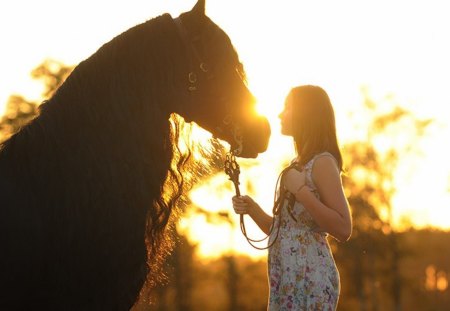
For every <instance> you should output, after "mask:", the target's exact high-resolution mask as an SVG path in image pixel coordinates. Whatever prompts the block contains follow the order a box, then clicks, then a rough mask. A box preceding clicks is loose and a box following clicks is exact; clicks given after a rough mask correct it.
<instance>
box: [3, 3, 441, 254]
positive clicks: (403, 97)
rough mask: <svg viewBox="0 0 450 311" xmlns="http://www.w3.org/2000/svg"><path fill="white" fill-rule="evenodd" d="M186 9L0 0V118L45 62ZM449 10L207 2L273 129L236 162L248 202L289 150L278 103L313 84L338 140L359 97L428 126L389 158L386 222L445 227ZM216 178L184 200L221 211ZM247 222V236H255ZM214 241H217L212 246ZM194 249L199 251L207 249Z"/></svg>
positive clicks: (30, 93) (223, 201)
mask: <svg viewBox="0 0 450 311" xmlns="http://www.w3.org/2000/svg"><path fill="white" fill-rule="evenodd" d="M195 2H196V1H195V0H186V1H182V0H154V1H140V0H127V1H103V0H102V1H101V0H79V1H64V0H59V1H56V0H40V1H32V0H27V1H26V0H15V1H3V2H2V3H1V4H0V42H1V49H0V53H1V54H0V56H1V57H0V111H2V109H3V107H2V103H6V101H7V98H8V96H9V95H10V94H12V93H19V94H24V95H26V96H27V97H28V98H29V99H36V98H39V97H40V92H41V88H40V87H41V86H40V84H39V83H37V82H33V81H32V80H31V79H30V76H29V73H30V71H31V70H32V69H33V68H35V67H36V66H37V65H39V64H40V63H41V62H42V61H43V60H44V59H46V58H52V59H56V60H59V61H62V62H64V63H66V64H71V65H76V64H77V63H79V62H80V61H82V60H83V59H85V58H87V57H89V56H90V55H91V54H93V53H94V52H95V51H96V50H97V49H98V48H99V47H100V46H101V45H102V44H103V43H105V42H107V41H109V40H110V39H112V38H113V37H114V36H116V35H117V34H119V33H121V32H123V31H125V30H126V29H128V28H130V27H132V26H134V25H136V24H138V23H141V22H144V21H146V20H148V19H151V18H154V17H156V16H158V15H160V14H163V13H166V12H167V13H170V14H171V15H172V16H173V17H176V16H178V15H179V14H180V13H181V12H183V11H187V10H189V9H190V8H191V7H192V6H193V5H194V4H195ZM449 10H450V9H448V5H447V4H446V1H444V0H442V1H437V0H426V1H425V0H420V1H414V0H410V1H401V0H399V1H392V0H390V1H389V0H388V1H386V0H377V1H369V0H342V1H336V0H315V1H304V0H289V1H287V0H279V1H266V0H227V1H219V0H210V1H207V4H206V14H207V15H208V16H209V17H210V18H211V19H212V20H213V21H214V22H216V23H217V24H218V25H219V26H220V27H221V28H222V29H223V30H225V31H226V32H227V33H228V35H229V36H230V38H231V40H232V42H233V44H234V45H235V47H236V49H237V51H238V53H239V55H240V58H241V61H242V62H243V63H244V66H245V69H246V71H247V75H248V80H249V87H250V89H251V91H252V92H253V93H254V95H255V96H256V97H257V99H258V101H259V106H258V107H259V110H260V112H261V113H263V114H265V115H266V116H267V117H268V118H269V120H270V122H271V125H272V131H273V135H272V139H271V142H270V144H269V150H268V151H267V152H266V153H265V154H263V155H261V156H260V157H259V158H258V159H257V160H254V161H253V162H252V161H250V162H245V161H244V163H249V164H248V165H247V166H248V167H249V168H248V169H245V168H244V169H243V173H242V174H241V178H242V180H243V182H246V180H249V181H252V182H253V183H255V185H254V187H255V188H256V190H255V198H256V199H257V200H258V201H260V202H261V204H262V205H264V204H265V206H266V209H267V210H268V211H269V210H270V205H271V202H272V199H273V195H272V194H273V191H272V189H273V187H274V185H275V179H276V176H277V173H278V170H279V168H280V167H278V166H277V167H274V165H273V163H280V161H281V160H282V159H286V158H289V157H292V155H293V149H292V144H291V141H290V139H288V138H286V137H282V136H280V135H279V134H278V133H279V123H278V120H277V116H278V114H279V112H280V111H281V109H282V107H283V101H284V97H285V95H286V94H287V92H288V90H289V89H290V88H291V87H293V86H295V85H301V84H317V85H320V86H322V87H323V88H324V89H325V90H326V91H327V92H328V93H329V95H330V98H331V100H332V102H333V105H334V107H335V111H336V116H337V130H338V135H339V138H340V140H341V142H342V143H344V142H346V141H352V140H358V139H364V135H360V133H361V131H360V129H361V126H364V120H363V119H358V117H355V115H356V116H358V113H359V111H360V110H361V106H362V102H363V98H364V97H363V94H362V90H365V92H366V93H367V94H369V95H370V97H371V98H372V99H373V100H375V101H376V102H379V103H380V108H383V109H386V110H387V111H388V110H389V109H390V108H392V107H393V106H394V105H396V104H397V105H400V106H402V107H404V108H405V109H408V110H410V111H411V112H412V113H413V114H414V115H415V116H416V117H417V118H421V119H426V118H431V119H433V123H432V125H431V126H430V127H429V129H428V131H427V132H426V134H425V135H424V137H422V138H421V140H420V141H417V146H416V148H417V150H419V151H420V153H417V154H416V155H414V156H409V157H408V158H405V159H401V161H400V164H399V168H398V170H397V171H396V174H395V176H396V186H397V192H396V194H395V197H394V200H393V206H394V215H395V217H396V218H397V219H401V218H402V217H404V216H407V217H409V218H410V219H411V221H412V223H413V224H414V225H415V226H417V227H425V226H435V227H438V228H445V229H450V192H449V191H450V161H448V159H449V158H450V150H449V148H448V147H446V145H448V143H449V141H450V140H449V138H450V113H448V109H447V107H448V106H450V93H449V92H448V88H449V87H448V85H449V82H450V57H449V56H448V55H450V40H449V38H450V19H449V18H448V15H449V13H450V11H449ZM350 113H353V118H351V117H349V114H350ZM355 113H356V114H355ZM358 126H359V128H358ZM226 183H227V180H226V177H225V176H223V175H221V176H216V177H214V178H213V179H212V180H211V181H209V183H208V184H207V185H201V187H199V189H196V190H195V191H194V192H193V193H192V196H193V200H194V201H196V203H197V204H203V205H207V206H210V208H211V209H212V210H215V209H216V210H218V211H219V210H221V209H228V210H230V208H231V206H230V195H231V188H229V190H226V189H225V190H224V191H222V192H220V191H215V193H214V194H211V191H209V190H211V189H221V185H223V184H226ZM258 189H261V190H259V191H258ZM227 191H228V192H227ZM205 198H206V199H205ZM202 200H207V202H201V201H202ZM191 221H196V222H199V224H198V225H196V226H191V225H186V224H185V227H186V228H187V227H191V228H198V230H206V229H205V227H204V226H205V220H204V219H203V220H202V219H199V218H196V219H195V220H194V219H191ZM248 222H249V221H248ZM223 226H225V227H226V226H229V225H227V224H224V225H223ZM249 227H250V229H249V231H250V233H253V234H255V235H258V234H260V232H258V230H257V229H255V228H253V227H252V225H251V224H249ZM202 228H203V229H202ZM207 230H212V231H211V232H213V231H214V230H218V231H219V232H220V230H221V229H220V228H219V226H212V227H208V229H207ZM230 232H231V233H230V234H229V235H223V234H222V235H221V234H220V233H218V234H217V235H216V240H219V242H217V243H221V244H222V245H224V244H226V243H228V244H230V245H233V244H239V245H241V246H240V250H241V251H243V252H247V251H248V245H246V244H245V243H244V242H245V241H243V239H242V236H240V234H239V232H238V231H237V230H235V231H230ZM200 235H201V234H200ZM219 236H221V237H222V238H224V239H227V241H221V242H220V239H219V238H218V237H219ZM204 245H205V246H204V252H208V250H214V247H215V246H214V245H217V244H214V245H213V244H208V243H204ZM230 247H231V246H230Z"/></svg>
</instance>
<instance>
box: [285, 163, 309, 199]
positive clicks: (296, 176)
mask: <svg viewBox="0 0 450 311" xmlns="http://www.w3.org/2000/svg"><path fill="white" fill-rule="evenodd" d="M283 181H284V186H285V188H286V189H287V190H288V191H289V192H291V193H292V194H296V193H297V191H298V190H299V189H300V188H301V187H303V186H304V185H305V183H306V176H305V171H302V172H299V171H298V170H296V169H294V168H291V169H290V170H288V171H287V172H286V173H284V176H283Z"/></svg>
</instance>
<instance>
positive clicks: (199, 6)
mask: <svg viewBox="0 0 450 311" xmlns="http://www.w3.org/2000/svg"><path fill="white" fill-rule="evenodd" d="M191 12H193V13H194V14H196V15H205V0H198V1H197V3H196V4H195V6H194V7H193V8H192V10H191Z"/></svg>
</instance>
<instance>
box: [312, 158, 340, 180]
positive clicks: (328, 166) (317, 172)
mask: <svg viewBox="0 0 450 311" xmlns="http://www.w3.org/2000/svg"><path fill="white" fill-rule="evenodd" d="M312 174H313V177H315V176H317V177H319V176H330V175H338V176H339V175H340V172H339V168H338V164H337V160H336V159H335V158H334V157H333V156H332V155H331V154H329V153H328V152H327V153H323V154H320V155H319V156H317V158H316V159H315V161H314V165H313V168H312Z"/></svg>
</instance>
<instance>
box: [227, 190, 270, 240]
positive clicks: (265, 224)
mask: <svg viewBox="0 0 450 311" xmlns="http://www.w3.org/2000/svg"><path fill="white" fill-rule="evenodd" d="M232 201H233V208H234V211H235V212H236V214H248V215H249V216H250V217H251V218H252V219H253V221H254V222H255V223H256V224H257V225H258V227H259V228H260V229H261V230H262V231H263V232H264V233H265V234H267V235H268V234H269V232H270V227H271V226H272V217H271V216H269V215H267V214H266V213H265V212H264V210H263V209H262V208H261V207H260V206H259V205H258V203H256V202H255V201H253V199H252V198H251V197H249V196H248V195H244V196H239V197H238V196H234V197H233V199H232Z"/></svg>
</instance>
